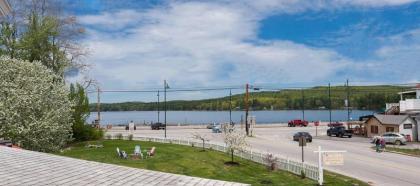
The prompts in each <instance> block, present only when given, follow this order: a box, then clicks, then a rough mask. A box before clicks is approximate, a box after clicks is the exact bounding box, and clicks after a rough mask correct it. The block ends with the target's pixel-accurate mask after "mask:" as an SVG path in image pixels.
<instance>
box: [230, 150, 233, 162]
mask: <svg viewBox="0 0 420 186" xmlns="http://www.w3.org/2000/svg"><path fill="white" fill-rule="evenodd" d="M230 152H231V157H232V162H233V149H232V150H230Z"/></svg>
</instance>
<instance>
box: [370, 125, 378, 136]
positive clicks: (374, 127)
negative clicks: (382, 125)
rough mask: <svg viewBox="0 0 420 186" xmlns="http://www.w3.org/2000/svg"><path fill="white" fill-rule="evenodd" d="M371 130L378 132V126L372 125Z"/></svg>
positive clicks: (373, 132)
mask: <svg viewBox="0 0 420 186" xmlns="http://www.w3.org/2000/svg"><path fill="white" fill-rule="evenodd" d="M370 132H371V133H372V134H378V126H374V125H372V126H370Z"/></svg>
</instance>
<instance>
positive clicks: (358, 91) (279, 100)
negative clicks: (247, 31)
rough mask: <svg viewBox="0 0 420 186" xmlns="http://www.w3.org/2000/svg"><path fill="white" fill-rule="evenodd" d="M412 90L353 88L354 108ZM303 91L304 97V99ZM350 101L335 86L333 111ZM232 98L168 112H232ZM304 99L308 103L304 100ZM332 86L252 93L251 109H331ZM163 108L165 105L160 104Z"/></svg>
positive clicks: (240, 97) (174, 106)
mask: <svg viewBox="0 0 420 186" xmlns="http://www.w3.org/2000/svg"><path fill="white" fill-rule="evenodd" d="M408 89H410V88H409V87H402V86H349V91H348V92H349V97H350V102H349V104H350V107H351V109H360V110H377V111H383V110H384V109H385V104H386V103H394V102H398V101H399V99H400V97H399V95H398V92H401V91H405V90H408ZM302 92H303V96H302ZM244 96H245V94H237V95H233V96H232V106H231V107H232V109H233V110H243V109H244ZM346 99H347V87H346V86H334V87H331V108H332V109H345V108H347V107H346V105H345V100H346ZM229 100H230V99H229V96H226V97H222V98H214V99H204V100H191V101H188V100H174V101H168V102H167V109H168V110H207V111H217V110H229V108H230V101H229ZM303 100H304V101H303ZM329 100H330V99H329V96H328V87H326V86H322V87H314V88H310V89H303V90H298V89H288V90H287V89H285V90H281V91H261V92H252V93H250V96H249V106H250V109H251V110H295V109H302V103H304V107H305V109H314V110H317V109H320V110H321V109H328V108H329V103H330V101H329ZM159 105H160V109H161V110H162V109H163V103H161V104H159ZM100 108H101V111H151V110H157V109H158V104H157V102H122V103H101V106H100ZM96 109H97V108H96V103H92V104H90V111H91V112H93V111H97V110H96Z"/></svg>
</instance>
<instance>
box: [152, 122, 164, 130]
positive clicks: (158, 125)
mask: <svg viewBox="0 0 420 186" xmlns="http://www.w3.org/2000/svg"><path fill="white" fill-rule="evenodd" d="M151 127H152V130H159V129H165V127H166V126H165V124H163V123H152V125H151Z"/></svg>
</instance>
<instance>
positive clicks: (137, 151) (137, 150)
mask: <svg viewBox="0 0 420 186" xmlns="http://www.w3.org/2000/svg"><path fill="white" fill-rule="evenodd" d="M131 156H132V157H133V158H138V157H139V156H140V157H141V158H143V153H141V148H140V145H136V146H135V147H134V154H132V155H131Z"/></svg>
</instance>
